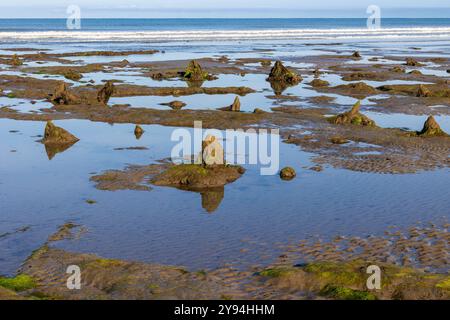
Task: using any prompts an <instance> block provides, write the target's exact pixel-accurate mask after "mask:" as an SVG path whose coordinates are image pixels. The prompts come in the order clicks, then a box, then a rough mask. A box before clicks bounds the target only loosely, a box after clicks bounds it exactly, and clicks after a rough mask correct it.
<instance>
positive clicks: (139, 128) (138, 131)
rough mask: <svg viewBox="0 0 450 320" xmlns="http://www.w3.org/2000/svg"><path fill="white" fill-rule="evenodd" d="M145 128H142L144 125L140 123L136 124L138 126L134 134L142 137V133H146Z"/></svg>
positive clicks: (137, 137)
mask: <svg viewBox="0 0 450 320" xmlns="http://www.w3.org/2000/svg"><path fill="white" fill-rule="evenodd" d="M144 132H145V131H144V129H142V127H141V126H140V125H136V127H135V128H134V135H135V136H136V139H138V140H139V139H140V138H141V137H142V135H143V134H144Z"/></svg>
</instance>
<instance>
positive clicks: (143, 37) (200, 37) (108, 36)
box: [0, 27, 450, 42]
mask: <svg viewBox="0 0 450 320" xmlns="http://www.w3.org/2000/svg"><path fill="white" fill-rule="evenodd" d="M357 38H362V39H408V38H421V39H423V38H430V39H434V38H438V39H439V38H450V27H433V28H431V27H427V28H382V29H376V30H370V29H354V28H352V29H267V30H263V29H260V30H183V31H180V30H174V31H83V30H76V31H74V30H67V31H36V32H34V31H23V32H9V31H3V32H0V41H46V42H49V41H50V42H51V41H55V42H80V41H81V42H101V41H123V42H128V41H148V42H163V41H224V40H313V39H318V40H321V39H324V40H326V39H357Z"/></svg>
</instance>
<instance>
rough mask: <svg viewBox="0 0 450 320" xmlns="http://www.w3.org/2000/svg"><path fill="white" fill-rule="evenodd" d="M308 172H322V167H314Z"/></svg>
mask: <svg viewBox="0 0 450 320" xmlns="http://www.w3.org/2000/svg"><path fill="white" fill-rule="evenodd" d="M309 170H312V171H316V172H321V171H323V167H322V166H314V167H311V168H309Z"/></svg>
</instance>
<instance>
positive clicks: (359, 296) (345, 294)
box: [320, 285, 377, 300]
mask: <svg viewBox="0 0 450 320" xmlns="http://www.w3.org/2000/svg"><path fill="white" fill-rule="evenodd" d="M320 295H322V296H325V297H328V298H333V299H338V300H377V296H375V295H374V294H373V293H370V292H367V291H362V290H354V289H350V288H346V287H339V286H334V285H327V286H325V287H324V288H323V289H322V290H321V291H320Z"/></svg>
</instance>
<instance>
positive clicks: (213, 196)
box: [200, 187, 225, 213]
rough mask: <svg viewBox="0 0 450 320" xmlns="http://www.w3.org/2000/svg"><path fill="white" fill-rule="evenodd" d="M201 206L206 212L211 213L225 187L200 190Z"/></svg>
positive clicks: (223, 194)
mask: <svg viewBox="0 0 450 320" xmlns="http://www.w3.org/2000/svg"><path fill="white" fill-rule="evenodd" d="M200 194H201V197H202V208H203V209H205V210H206V211H207V212H208V213H213V212H214V211H216V210H217V208H218V207H219V206H220V203H221V202H222V200H223V198H224V196H225V188H223V187H222V188H216V189H211V190H208V191H204V192H201V193H200Z"/></svg>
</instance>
